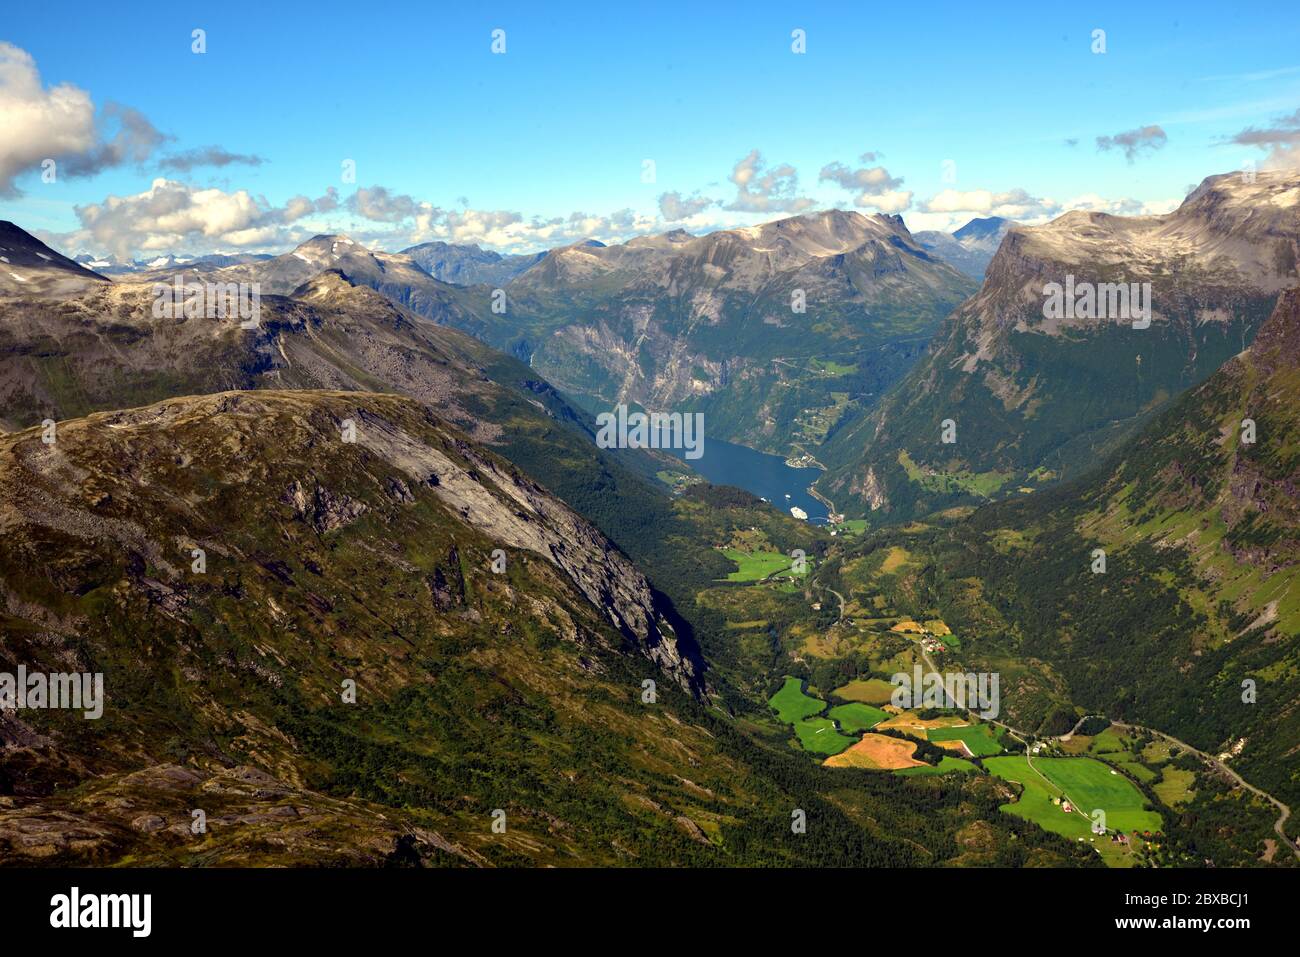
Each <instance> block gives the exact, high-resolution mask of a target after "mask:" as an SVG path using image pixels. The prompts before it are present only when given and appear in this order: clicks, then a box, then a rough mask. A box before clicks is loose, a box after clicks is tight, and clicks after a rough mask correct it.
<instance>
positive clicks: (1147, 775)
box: [1115, 761, 1160, 784]
mask: <svg viewBox="0 0 1300 957" xmlns="http://www.w3.org/2000/svg"><path fill="white" fill-rule="evenodd" d="M1115 767H1117V768H1120V769H1122V770H1124V771H1127V772H1128V773H1129V774H1131V775H1133V777H1135V778H1137V779H1138V780H1139V781H1141V782H1142V783H1143V784H1150V783H1151V782H1152V781H1154V780H1155V779H1156V778H1158V777H1160V773H1159V772H1158V771H1152V770H1151V769H1150V768H1149V767H1147V766H1146V765H1145V764H1141V763H1139V762H1137V761H1116V762H1115Z"/></svg>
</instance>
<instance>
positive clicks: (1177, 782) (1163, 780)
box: [1151, 767, 1196, 807]
mask: <svg viewBox="0 0 1300 957" xmlns="http://www.w3.org/2000/svg"><path fill="white" fill-rule="evenodd" d="M1195 782H1196V775H1195V773H1193V772H1192V771H1184V770H1183V769H1182V768H1175V767H1164V768H1161V770H1160V780H1159V781H1157V782H1156V783H1155V784H1153V785H1151V790H1152V791H1155V792H1156V797H1158V798H1160V800H1161V801H1163V802H1164V803H1165V804H1167V805H1169V806H1170V807H1178V806H1179V805H1180V804H1185V803H1186V802H1187V801H1190V800H1191V798H1192V794H1193V790H1192V785H1193V784H1194V783H1195Z"/></svg>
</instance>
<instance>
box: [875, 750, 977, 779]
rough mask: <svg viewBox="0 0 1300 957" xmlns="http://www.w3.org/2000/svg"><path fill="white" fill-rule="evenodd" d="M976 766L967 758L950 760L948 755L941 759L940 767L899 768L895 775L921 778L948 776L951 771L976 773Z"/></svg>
mask: <svg viewBox="0 0 1300 957" xmlns="http://www.w3.org/2000/svg"><path fill="white" fill-rule="evenodd" d="M974 770H975V765H973V764H971V763H970V762H969V761H967V760H966V759H965V758H950V757H947V756H946V755H945V756H944V757H942V758H940V759H939V763H938V765H936V766H934V767H931V766H930V765H928V764H927V765H926V766H925V767H923V768H899V769H898V770H897V771H895V772H894V773H895V774H898V775H901V776H903V777H921V776H924V775H927V774H947V773H948V772H950V771H962V772H966V771H974Z"/></svg>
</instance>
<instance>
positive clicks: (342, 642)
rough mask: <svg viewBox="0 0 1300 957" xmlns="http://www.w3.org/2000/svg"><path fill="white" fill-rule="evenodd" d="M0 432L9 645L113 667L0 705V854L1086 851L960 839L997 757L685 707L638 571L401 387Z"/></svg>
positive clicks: (1, 597) (44, 660)
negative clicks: (199, 561) (98, 707)
mask: <svg viewBox="0 0 1300 957" xmlns="http://www.w3.org/2000/svg"><path fill="white" fill-rule="evenodd" d="M348 419H351V420H352V421H353V422H354V423H355V425H356V441H355V442H347V441H344V440H343V433H342V431H341V427H342V425H343V423H344V421H345V420H348ZM0 461H2V462H3V466H4V467H3V469H0V481H3V483H4V493H3V495H2V496H0V503H3V505H2V506H0V523H2V524H3V528H4V532H5V534H4V535H3V536H0V579H2V580H3V583H4V590H3V592H2V593H0V609H2V610H0V624H2V626H3V631H4V633H5V635H6V640H5V642H4V644H3V655H4V662H3V664H4V668H5V670H13V669H14V668H15V667H16V665H17V664H18V663H19V662H22V663H24V664H26V665H27V667H28V668H29V669H32V670H36V669H41V670H49V671H68V670H75V671H100V672H103V674H104V681H105V693H106V704H105V711H104V716H103V718H102V719H100V720H98V721H87V720H83V719H82V717H81V716H80V714H77V713H69V712H66V711H33V710H19V711H16V712H11V713H6V714H5V715H4V717H3V719H0V720H2V722H3V724H0V737H3V741H4V745H5V746H4V748H3V749H2V750H0V792H2V793H0V848H3V849H4V850H3V855H2V856H3V858H4V859H5V860H6V861H8V862H22V863H39V862H45V863H100V864H104V863H119V862H120V863H137V864H163V863H172V864H267V863H277V864H286V863H287V864H317V865H320V864H337V863H350V864H380V863H388V864H452V865H456V864H627V863H640V864H716V863H731V864H755V863H769V864H779V863H787V864H817V865H833V864H877V865H889V864H893V865H916V864H936V863H949V864H963V863H964V864H974V863H992V862H995V861H1002V862H1005V863H1012V864H1020V863H1026V862H1038V863H1061V862H1065V861H1070V860H1076V859H1080V858H1081V855H1080V854H1079V852H1076V851H1075V850H1074V849H1073V848H1072V847H1070V846H1069V845H1066V844H1064V842H1060V841H1056V840H1052V839H1049V838H1046V837H1044V836H1043V835H1041V834H1038V833H1036V832H1034V831H1032V830H1031V829H1029V828H1028V827H1024V826H1020V825H1017V824H1015V823H1014V822H1005V823H1002V822H999V824H998V825H996V826H991V827H989V828H985V829H984V830H982V831H981V832H980V833H981V840H979V841H972V840H970V839H969V832H968V830H967V829H968V826H969V822H970V820H971V818H972V817H981V816H982V817H989V818H995V817H996V811H995V809H996V806H997V804H998V803H999V802H1001V801H1005V800H1006V799H1007V795H1006V792H1005V789H1004V788H1002V787H1001V786H1000V785H999V784H998V783H997V782H995V781H992V780H991V779H983V780H980V781H972V782H959V783H957V784H956V785H954V786H946V785H945V784H944V783H942V782H939V781H928V782H927V781H916V782H900V781H896V780H892V779H881V778H879V777H876V778H872V777H871V776H869V775H867V774H865V773H855V772H852V771H849V772H846V773H843V774H835V775H829V774H827V773H826V771H825V770H824V769H819V768H816V767H815V766H812V765H810V764H809V763H808V762H807V761H804V760H802V758H801V757H800V756H799V755H797V754H794V753H793V752H788V751H784V750H782V749H779V748H775V749H773V748H768V747H766V746H764V745H763V744H761V743H760V742H757V741H755V740H754V739H751V738H750V737H748V736H746V735H744V734H742V733H741V732H739V731H738V730H737V729H736V728H735V727H734V726H733V725H732V724H731V723H730V722H729V721H728V720H726V719H724V718H721V717H720V716H718V715H717V714H716V713H713V712H710V711H708V710H706V709H705V708H704V707H703V706H702V705H700V704H698V703H697V702H696V701H695V699H694V698H692V697H691V696H689V695H687V694H685V693H683V692H682V691H680V690H678V689H677V688H676V687H675V686H674V682H673V681H672V680H669V679H667V678H665V674H664V672H665V670H667V671H668V672H669V674H670V675H671V674H672V673H673V671H674V668H680V667H681V664H680V662H678V663H676V664H674V662H673V661H672V660H671V658H665V656H664V654H663V653H662V652H663V651H664V648H665V646H666V645H668V644H669V640H668V638H667V636H666V633H664V632H660V633H659V640H658V643H657V644H656V643H655V641H654V640H653V637H652V636H653V634H654V632H655V629H654V628H653V626H652V625H650V619H651V618H652V617H653V613H652V611H651V610H650V606H649V604H648V599H647V597H646V596H647V592H648V589H647V587H646V585H645V581H644V579H643V578H641V577H640V575H639V573H637V572H636V571H635V570H634V569H632V568H631V566H630V565H628V564H626V563H623V562H621V560H620V559H619V557H618V555H617V553H616V552H615V551H613V550H612V548H611V547H610V546H609V543H608V542H606V541H604V540H603V539H602V538H601V537H600V536H599V534H598V533H596V532H595V530H594V529H592V528H591V527H590V526H587V525H585V523H583V522H582V521H581V520H580V519H578V518H577V517H576V516H575V515H574V514H573V513H572V512H570V511H569V510H568V509H567V508H566V507H564V506H563V505H561V504H560V503H559V502H558V501H556V500H555V499H554V498H553V497H551V496H550V495H549V494H548V493H546V492H545V491H544V490H543V489H541V488H540V487H538V486H536V485H535V484H534V483H532V482H531V481H530V480H528V479H527V478H526V477H524V476H522V475H521V474H519V473H518V472H517V471H516V470H514V469H513V468H512V467H511V466H510V465H508V464H507V463H506V462H505V461H504V460H502V459H500V458H499V457H496V456H494V455H492V454H491V453H489V452H487V451H485V450H483V449H482V448H480V447H478V446H476V445H475V444H474V443H472V442H471V441H469V440H468V439H467V438H466V437H465V436H464V435H462V434H461V433H459V432H457V431H456V430H455V429H454V428H452V427H451V426H450V425H449V424H448V423H447V422H445V421H444V420H442V419H440V418H438V417H436V416H435V415H433V414H432V413H431V412H429V410H428V409H427V408H426V407H424V406H422V405H420V404H419V403H417V402H414V401H413V400H410V399H406V398H402V397H397V396H380V395H371V394H358V393H332V392H283V391H274V390H270V391H262V392H253V393H247V392H244V393H225V394H218V395H212V396H205V397H198V398H182V399H174V400H167V401H164V402H161V403H158V404H157V405H154V406H149V407H145V408H140V409H134V410H130V411H125V412H112V413H101V414H95V415H92V416H89V417H87V418H84V419H76V420H70V421H65V422H63V423H61V424H60V426H59V428H58V432H57V439H56V442H55V443H54V444H53V445H47V444H45V443H43V442H42V441H41V431H40V429H37V428H33V429H29V430H25V431H22V432H18V433H14V434H11V435H8V436H5V437H4V438H3V439H0ZM195 546H197V547H199V548H202V549H203V550H204V551H205V552H206V568H205V569H204V570H203V571H202V572H198V571H196V570H195V568H194V566H193V565H192V564H191V561H192V555H193V553H192V548H193V547H195ZM495 548H501V549H503V550H505V552H506V553H507V565H506V568H505V570H504V571H503V572H501V573H496V572H494V571H493V570H492V567H491V562H492V550H493V549H495ZM641 626H646V627H647V629H648V630H646V631H645V632H644V634H645V637H644V638H643V637H641V636H640V635H639V634H638V631H639V629H640V628H641ZM656 648H657V649H658V650H659V651H660V652H661V653H660V654H658V655H656ZM652 659H656V661H657V663H656V661H652ZM647 679H656V680H658V696H657V699H656V700H655V701H654V702H653V703H643V699H642V694H643V688H644V685H643V682H644V681H645V680H647ZM347 681H355V683H356V703H355V704H353V703H349V702H348V701H346V699H344V698H343V696H342V693H343V691H344V690H345V682H347ZM796 808H798V809H803V810H804V811H806V812H807V815H808V821H809V828H808V833H807V834H793V833H791V830H790V819H791V813H792V810H794V809H796ZM196 809H198V810H202V811H204V812H205V814H206V816H207V830H206V832H201V833H195V832H194V831H192V830H191V828H190V825H191V822H192V820H193V815H192V812H193V811H194V810H196ZM498 809H499V810H501V811H503V812H504V814H505V818H504V821H505V824H506V828H505V830H504V832H499V831H494V830H493V827H492V823H493V819H494V818H493V812H494V811H495V810H498ZM1012 833H1016V834H1019V835H1021V836H1020V837H1018V838H1016V839H1010V835H1011V834H1012ZM963 835H966V836H965V837H963Z"/></svg>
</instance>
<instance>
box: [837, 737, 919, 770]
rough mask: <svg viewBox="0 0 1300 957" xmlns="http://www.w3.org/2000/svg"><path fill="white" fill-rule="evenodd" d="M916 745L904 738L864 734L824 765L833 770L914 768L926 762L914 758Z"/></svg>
mask: <svg viewBox="0 0 1300 957" xmlns="http://www.w3.org/2000/svg"><path fill="white" fill-rule="evenodd" d="M915 751H916V745H915V744H914V743H912V742H911V741H904V740H903V739H902V738H891V737H889V736H888V735H883V734H864V735H863V736H862V740H861V741H859V742H858V743H857V744H855V745H853V746H852V747H850V748H849V749H848V750H846V751H841V752H840V753H839V754H836V755H833V756H831V757H829V758H827V759H826V760H825V761H823V762H822V763H823V764H824V765H826V766H827V767H831V768H875V769H877V770H881V771H893V770H895V769H897V768H914V767H917V766H919V765H921V764H923V763H924V762H922V761H918V760H916V759H915V758H913V757H912V754H913V752H915Z"/></svg>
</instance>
